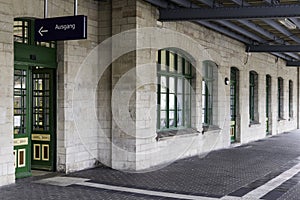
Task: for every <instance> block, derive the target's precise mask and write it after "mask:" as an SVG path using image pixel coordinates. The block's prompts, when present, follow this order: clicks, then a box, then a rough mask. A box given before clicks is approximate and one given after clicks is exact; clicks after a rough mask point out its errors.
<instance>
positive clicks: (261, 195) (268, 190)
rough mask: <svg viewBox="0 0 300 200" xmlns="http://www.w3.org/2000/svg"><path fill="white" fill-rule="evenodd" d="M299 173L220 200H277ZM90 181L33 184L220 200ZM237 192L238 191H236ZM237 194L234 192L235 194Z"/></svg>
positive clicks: (60, 179) (69, 179) (298, 169)
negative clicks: (281, 188) (277, 190)
mask: <svg viewBox="0 0 300 200" xmlns="http://www.w3.org/2000/svg"><path fill="white" fill-rule="evenodd" d="M295 160H297V161H299V160H300V157H298V158H297V159H295ZM299 172H300V163H298V164H296V165H295V166H293V167H291V168H290V169H288V170H286V171H283V172H282V173H281V174H279V175H278V176H276V177H274V178H273V177H272V179H271V180H269V181H268V182H266V183H265V184H263V185H261V186H260V187H257V188H252V190H250V191H248V193H246V194H243V193H242V195H236V196H234V193H232V194H231V195H232V196H230V195H229V196H224V197H222V198H221V199H222V200H230V199H231V200H234V199H236V200H237V199H270V200H271V199H272V200H275V199H278V198H279V197H280V196H282V195H283V194H284V193H285V192H286V191H287V190H288V189H289V188H290V187H286V190H285V191H282V190H281V191H280V192H276V189H277V188H278V187H280V186H282V185H284V184H287V183H289V184H288V185H289V186H290V185H291V184H290V182H293V184H296V183H298V181H297V180H298V178H299V174H300V173H299ZM88 181H90V179H83V178H76V177H53V178H47V179H42V180H38V181H35V183H40V184H50V185H56V186H62V187H66V186H71V187H72V185H77V186H85V187H92V188H98V189H103V190H109V191H118V192H125V193H134V194H141V195H147V196H157V197H165V198H174V199H190V200H192V199H194V200H197V199H199V200H214V199H220V198H213V197H204V196H196V195H187V194H179V193H170V192H162V191H153V190H145V189H136V188H131V187H122V186H115V185H107V184H101V183H93V182H88ZM237 191H239V190H237ZM237 193H238V192H236V194H237Z"/></svg>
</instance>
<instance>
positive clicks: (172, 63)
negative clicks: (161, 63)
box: [169, 52, 175, 72]
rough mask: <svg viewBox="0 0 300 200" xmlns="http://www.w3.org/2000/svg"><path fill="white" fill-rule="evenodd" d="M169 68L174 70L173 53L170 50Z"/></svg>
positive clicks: (171, 70)
mask: <svg viewBox="0 0 300 200" xmlns="http://www.w3.org/2000/svg"><path fill="white" fill-rule="evenodd" d="M169 70H170V72H175V55H174V53H172V52H170V61H169Z"/></svg>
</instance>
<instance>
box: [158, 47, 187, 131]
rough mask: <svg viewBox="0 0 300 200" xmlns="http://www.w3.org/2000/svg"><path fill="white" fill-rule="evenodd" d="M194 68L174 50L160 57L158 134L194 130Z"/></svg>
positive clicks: (160, 51)
mask: <svg viewBox="0 0 300 200" xmlns="http://www.w3.org/2000/svg"><path fill="white" fill-rule="evenodd" d="M191 78H192V64H191V62H190V61H189V60H188V59H187V58H186V57H184V56H183V55H181V54H179V53H177V52H174V51H171V50H165V49H163V50H159V51H158V54H157V82H158V87H157V130H158V131H163V130H169V129H179V128H188V127H190V126H191V86H190V84H191Z"/></svg>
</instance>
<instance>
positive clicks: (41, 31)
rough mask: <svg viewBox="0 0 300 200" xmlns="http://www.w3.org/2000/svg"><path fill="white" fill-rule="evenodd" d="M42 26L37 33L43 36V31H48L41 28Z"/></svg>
mask: <svg viewBox="0 0 300 200" xmlns="http://www.w3.org/2000/svg"><path fill="white" fill-rule="evenodd" d="M43 28H44V27H43V26H42V27H41V28H40V30H39V34H40V35H41V36H42V37H43V36H44V35H43V33H47V32H48V30H43Z"/></svg>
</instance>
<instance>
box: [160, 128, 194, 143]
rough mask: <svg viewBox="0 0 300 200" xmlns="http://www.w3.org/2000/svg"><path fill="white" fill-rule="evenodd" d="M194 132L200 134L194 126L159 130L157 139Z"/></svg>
mask: <svg viewBox="0 0 300 200" xmlns="http://www.w3.org/2000/svg"><path fill="white" fill-rule="evenodd" d="M193 134H199V131H197V130H196V129H193V128H183V129H177V130H165V131H159V132H157V137H156V141H159V140H162V139H166V138H171V137H175V136H185V135H193Z"/></svg>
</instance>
